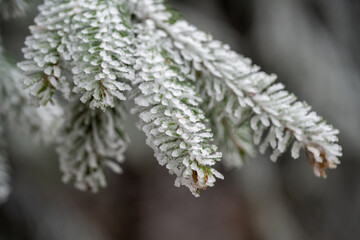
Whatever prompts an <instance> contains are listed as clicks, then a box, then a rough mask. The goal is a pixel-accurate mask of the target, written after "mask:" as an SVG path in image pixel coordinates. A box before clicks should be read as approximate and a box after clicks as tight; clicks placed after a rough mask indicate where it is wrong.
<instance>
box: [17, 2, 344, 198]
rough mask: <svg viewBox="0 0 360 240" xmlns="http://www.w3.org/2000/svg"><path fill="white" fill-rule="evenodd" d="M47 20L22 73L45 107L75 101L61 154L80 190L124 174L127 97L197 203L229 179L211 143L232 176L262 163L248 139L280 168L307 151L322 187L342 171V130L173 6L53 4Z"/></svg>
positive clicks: (30, 43)
mask: <svg viewBox="0 0 360 240" xmlns="http://www.w3.org/2000/svg"><path fill="white" fill-rule="evenodd" d="M39 10H40V13H39V15H38V17H36V19H35V25H34V26H32V27H31V35H30V36H29V37H28V38H27V39H26V48H24V54H25V58H26V59H27V60H26V61H23V62H21V63H20V64H19V66H20V68H21V69H23V71H24V72H25V73H26V75H27V79H26V81H25V85H26V87H27V90H26V91H27V92H28V93H29V94H30V95H32V96H33V97H35V99H36V101H37V102H38V104H40V105H47V103H49V102H53V103H55V102H56V98H57V97H58V96H59V95H60V94H57V93H61V95H63V96H64V97H65V98H69V97H73V98H74V99H75V100H73V103H72V104H71V107H70V108H69V109H68V110H67V116H66V117H65V120H64V126H63V128H62V134H61V138H60V140H59V141H58V142H59V147H58V152H59V154H60V162H61V169H62V171H63V173H64V180H65V181H70V180H73V181H74V182H75V185H76V186H77V187H78V188H80V189H91V190H93V191H96V190H97V189H98V188H99V187H103V186H105V183H106V181H105V177H104V171H103V168H104V166H105V165H108V166H110V167H111V168H113V170H115V171H116V172H118V171H119V169H120V168H119V167H118V165H116V164H114V162H119V161H122V159H123V152H124V150H125V148H126V144H127V137H126V136H125V134H124V133H123V120H122V119H123V116H124V115H123V112H122V110H121V109H122V108H123V104H124V100H126V99H128V98H129V96H133V97H134V100H135V104H136V107H135V108H134V109H133V113H136V114H138V115H139V118H140V120H141V121H140V122H141V123H140V124H139V126H140V128H141V130H143V131H144V132H145V134H146V137H147V143H148V145H150V146H151V147H152V148H153V149H154V151H155V157H156V158H157V160H158V161H159V163H160V164H161V165H166V167H167V168H168V169H169V172H170V173H171V174H175V175H176V176H177V178H176V185H177V186H179V185H185V186H187V187H189V189H190V190H191V192H192V193H193V194H194V195H196V196H198V194H199V190H200V189H204V188H206V187H208V186H212V185H213V183H214V182H215V177H217V178H222V175H221V174H220V173H218V172H217V171H216V170H215V169H214V168H213V165H214V164H215V163H216V162H218V161H219V160H220V158H221V153H220V152H218V150H217V147H216V146H215V145H213V144H212V142H213V141H214V142H215V143H216V144H217V145H218V146H219V147H220V150H222V151H223V152H224V156H225V158H226V162H225V164H226V165H227V166H234V167H240V166H241V165H242V164H243V162H244V159H245V156H246V155H252V154H253V152H254V151H253V144H252V141H251V138H253V140H254V142H255V143H256V144H260V151H261V152H265V151H266V149H267V148H268V146H271V148H272V149H273V151H272V154H271V157H270V158H271V159H272V160H273V161H275V160H276V159H277V158H278V156H279V155H280V154H281V153H283V152H285V151H286V149H287V147H288V146H289V145H291V144H292V149H291V152H292V156H293V157H294V158H297V157H298V156H299V150H300V149H301V148H303V149H304V150H305V152H306V153H307V157H308V160H309V162H310V164H311V165H312V167H313V169H314V172H315V174H316V175H317V176H322V177H325V169H326V168H335V167H336V165H337V164H339V160H338V157H340V156H341V154H342V153H341V147H340V146H339V145H338V144H337V142H338V139H337V134H338V130H336V129H334V128H333V127H332V126H331V125H328V124H326V122H325V121H324V120H323V119H322V118H321V117H319V116H318V115H317V114H316V113H315V112H312V111H311V108H310V107H309V106H308V105H307V104H305V103H303V102H300V101H298V100H297V98H296V97H295V95H293V94H291V93H289V92H287V91H286V90H284V86H283V85H282V84H281V83H275V80H276V76H275V75H273V74H271V75H269V74H266V73H264V72H262V71H261V70H260V68H259V67H258V66H256V65H254V64H252V63H251V60H249V59H247V58H245V57H243V56H241V55H239V54H237V53H236V52H234V51H232V50H231V49H230V47H229V46H228V45H226V44H223V43H221V42H220V41H217V40H214V39H213V37H212V36H211V35H210V34H207V33H205V32H203V31H201V30H199V29H197V28H196V27H195V26H193V25H191V24H189V23H188V22H187V21H185V20H184V19H183V18H182V17H181V16H180V14H179V13H178V12H176V11H175V10H172V9H171V8H170V7H168V6H167V4H166V2H165V1H163V0H127V1H125V0H107V1H101V0H66V1H59V0H45V3H44V4H43V5H42V6H41V7H40V8H39ZM65 76H66V77H65ZM78 95H81V96H79V97H78ZM54 96H55V97H54ZM99 108H100V109H99ZM110 123H111V124H110ZM109 126H110V127H109ZM213 132H214V136H213ZM263 135H264V136H263ZM213 138H214V139H213ZM112 160H115V161H112Z"/></svg>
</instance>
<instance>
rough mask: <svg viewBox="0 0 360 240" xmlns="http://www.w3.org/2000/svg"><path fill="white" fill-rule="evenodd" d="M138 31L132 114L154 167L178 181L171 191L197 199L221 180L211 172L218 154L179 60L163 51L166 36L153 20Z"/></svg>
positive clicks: (215, 173) (215, 172) (193, 89)
mask: <svg viewBox="0 0 360 240" xmlns="http://www.w3.org/2000/svg"><path fill="white" fill-rule="evenodd" d="M137 27H138V31H139V33H138V35H137V41H138V44H137V47H138V48H137V49H138V51H137V54H138V56H137V57H138V58H137V62H136V65H135V69H137V70H138V74H137V77H136V81H135V84H139V86H138V89H139V94H138V96H137V97H136V98H135V103H136V104H137V105H138V106H139V107H138V108H136V109H135V110H136V112H139V117H140V119H141V120H142V121H143V124H142V125H141V129H142V130H143V131H144V132H145V134H146V136H147V144H148V145H150V146H151V147H152V148H153V149H154V151H155V157H156V158H157V159H158V161H159V163H160V164H161V165H166V167H167V168H168V169H169V171H170V173H171V174H175V175H177V179H176V183H175V185H177V186H180V184H182V185H185V186H187V187H188V188H189V189H190V190H191V192H192V193H193V194H194V195H198V191H199V190H200V189H204V188H206V187H207V186H213V184H214V182H215V176H216V177H219V178H223V177H222V175H221V174H220V173H218V172H217V171H216V170H215V169H213V168H211V167H210V166H212V165H214V164H215V163H216V161H219V160H220V158H221V153H219V152H217V147H216V146H214V145H211V144H209V141H211V140H212V136H213V134H212V133H211V131H210V129H208V128H207V127H206V125H205V122H206V118H205V115H204V113H203V112H202V111H201V110H200V109H199V108H198V106H199V103H200V102H201V98H199V97H198V96H197V94H196V92H195V86H194V83H193V82H192V81H189V79H188V78H187V77H186V75H184V74H182V72H181V71H180V68H179V65H181V64H182V63H181V61H182V60H181V59H179V58H177V59H176V58H172V56H171V53H170V52H167V51H166V50H165V49H164V48H162V46H163V45H166V38H165V39H164V37H165V36H166V35H165V34H164V32H162V31H161V30H157V29H156V28H155V25H154V22H153V21H152V20H148V21H146V22H145V24H139V25H138V26H137Z"/></svg>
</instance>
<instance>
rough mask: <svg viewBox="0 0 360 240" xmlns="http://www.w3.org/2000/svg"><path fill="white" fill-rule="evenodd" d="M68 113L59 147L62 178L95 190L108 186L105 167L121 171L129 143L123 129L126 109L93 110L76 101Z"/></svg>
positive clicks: (84, 188)
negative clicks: (121, 164) (120, 164)
mask: <svg viewBox="0 0 360 240" xmlns="http://www.w3.org/2000/svg"><path fill="white" fill-rule="evenodd" d="M66 113H67V114H66V116H65V119H64V121H65V124H64V126H63V129H62V131H61V133H60V138H59V143H58V147H57V152H58V154H59V157H60V169H61V171H62V172H63V181H64V182H69V181H73V182H74V183H75V186H76V187H77V188H79V189H81V190H87V189H90V190H92V191H94V192H96V191H97V190H98V189H99V187H105V186H106V178H105V174H104V168H105V167H107V168H110V169H111V170H113V171H114V172H116V173H120V172H121V171H122V170H121V168H120V166H119V163H121V162H123V161H124V152H125V150H126V147H127V143H128V142H129V140H128V137H127V135H126V134H125V133H124V130H123V121H124V111H123V110H122V109H121V107H120V106H119V105H117V106H116V107H115V108H109V109H107V110H106V111H102V110H99V109H91V108H89V105H88V104H82V103H81V102H80V101H77V102H75V103H73V104H71V105H70V106H69V107H68V109H67V110H66Z"/></svg>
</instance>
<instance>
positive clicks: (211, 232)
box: [0, 0, 360, 240]
mask: <svg viewBox="0 0 360 240" xmlns="http://www.w3.org/2000/svg"><path fill="white" fill-rule="evenodd" d="M38 3H39V1H38V0H36V1H35V0H34V1H31V3H30V5H31V7H30V10H29V12H28V14H27V16H26V17H23V18H21V19H17V20H12V21H6V22H4V21H3V22H1V26H0V27H1V29H2V36H3V41H4V46H5V48H6V49H7V51H8V53H9V55H11V56H12V57H13V58H15V59H16V60H21V59H22V54H21V50H20V49H21V47H23V42H24V39H25V36H26V35H27V34H28V28H27V27H28V25H30V24H32V22H33V17H34V16H35V15H36V13H37V10H36V5H37V4H38ZM170 3H171V4H172V6H174V7H175V8H177V9H178V10H180V12H181V13H182V14H183V15H184V16H185V17H186V18H187V19H188V20H189V21H190V22H191V23H193V24H195V25H197V26H199V27H200V28H202V29H204V30H206V31H208V32H211V33H212V34H213V35H214V36H215V37H216V38H218V39H220V40H222V41H224V42H226V43H229V44H230V45H231V46H232V48H233V49H234V50H236V51H238V52H240V53H242V54H243V55H245V56H247V57H250V58H251V59H253V61H254V63H256V64H257V65H260V66H262V69H263V70H265V71H266V72H269V73H272V72H274V73H276V74H278V76H279V81H281V82H283V83H285V84H286V86H287V89H288V90H290V91H292V92H294V93H295V94H296V95H297V96H298V97H299V98H300V99H302V100H306V101H307V102H308V103H309V104H310V105H312V106H313V108H314V110H315V111H317V112H318V113H319V114H320V115H322V116H324V117H325V119H327V120H328V121H329V122H330V123H332V124H333V125H334V126H335V127H336V128H338V129H340V132H341V133H340V144H341V145H342V146H343V152H344V157H343V158H342V159H341V160H342V164H341V165H340V166H339V167H338V169H336V170H330V171H328V178H327V179H326V180H323V179H318V178H316V177H315V176H314V174H313V173H312V170H311V167H310V166H309V164H308V163H307V161H306V159H305V156H304V155H302V156H301V158H300V159H297V160H292V159H291V157H290V155H289V154H285V155H283V156H282V157H281V159H279V160H278V162H277V163H276V164H273V163H271V162H270V161H269V159H268V156H261V155H260V154H258V155H257V156H256V157H255V158H253V159H250V161H249V163H248V164H246V165H245V166H244V167H243V168H242V169H240V170H232V171H225V170H224V169H220V170H221V171H222V172H223V173H224V175H225V180H223V181H218V182H217V183H216V185H215V187H213V188H211V189H208V190H206V191H203V192H202V193H201V197H200V198H195V197H193V196H192V195H191V193H190V192H189V191H188V190H187V189H186V188H184V187H181V188H176V187H174V186H173V182H174V179H175V178H174V176H170V175H169V174H168V171H167V170H166V169H165V168H163V167H161V166H159V165H158V163H157V162H156V160H155V159H154V157H153V154H152V151H151V150H150V148H149V147H147V146H146V145H145V140H144V136H143V135H142V133H140V132H138V131H137V129H136V128H135V127H134V126H133V123H134V122H135V121H136V119H135V118H134V119H131V118H130V119H129V120H128V127H127V128H128V129H129V132H130V136H131V140H132V144H131V145H130V148H129V150H128V152H127V161H126V163H125V164H124V165H123V168H124V173H123V174H122V175H115V174H113V173H110V172H109V174H108V176H109V179H108V188H107V189H105V190H102V191H100V192H99V193H97V194H91V193H84V192H79V191H77V190H75V189H73V187H72V186H71V185H65V184H63V183H62V182H61V174H60V172H59V169H58V162H57V156H56V153H55V152H54V149H53V147H51V146H49V147H46V146H40V145H36V144H35V143H34V142H33V141H32V138H31V137H28V136H23V135H21V134H20V133H19V132H18V131H17V129H10V130H8V135H9V137H10V139H11V140H10V154H9V155H10V161H11V162H10V165H11V168H12V172H11V179H12V188H13V189H12V194H11V196H10V198H9V199H8V201H7V202H6V203H5V204H3V205H1V206H0V240H15V239H16V240H53V239H54V240H82V239H86V240H118V239H125V240H128V239H129V240H143V239H144V240H145V239H146V240H147V239H149V240H163V239H172V240H183V239H187V240H193V239H194V240H195V239H197V240H199V239H207V240H218V239H224V240H240V239H244V240H282V239H284V240H288V239H294V240H297V239H307V240H312V239H320V240H322V239H324V240H325V239H326V240H332V239H334V240H335V239H357V238H358V237H359V236H360V227H359V224H360V174H359V172H360V159H359V158H360V151H359V147H358V146H357V145H358V141H359V137H360V113H359V110H360V94H359V93H360V45H359V43H360V25H359V24H360V21H359V20H360V1H358V0H271V1H269V0H196V1H194V0H171V1H170ZM220 168H221V167H220Z"/></svg>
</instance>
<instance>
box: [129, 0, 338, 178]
mask: <svg viewBox="0 0 360 240" xmlns="http://www.w3.org/2000/svg"><path fill="white" fill-rule="evenodd" d="M134 2H136V4H135V5H134V6H135V9H136V10H135V12H136V14H137V16H138V17H139V18H140V19H143V18H150V19H153V20H154V22H155V23H156V25H157V27H158V28H160V29H163V30H164V31H165V32H166V33H167V34H168V37H170V38H171V39H172V40H173V41H174V46H175V47H176V48H177V49H178V51H179V52H180V53H181V55H182V56H183V57H184V59H186V60H188V61H190V62H191V63H192V65H193V68H195V69H196V70H197V71H199V72H200V73H201V74H199V75H200V77H199V79H198V81H204V82H205V83H204V86H203V88H202V89H204V91H203V92H204V93H205V94H203V95H205V98H211V99H213V101H214V102H215V103H214V104H213V105H215V104H217V103H218V102H222V101H225V103H226V105H225V106H226V107H225V108H226V111H225V112H226V113H227V114H228V116H229V117H230V118H238V119H239V118H240V119H241V118H242V113H243V111H244V109H251V110H252V112H253V115H254V116H253V117H252V118H251V127H252V129H253V130H254V131H255V133H254V138H255V139H254V140H255V143H260V142H261V137H262V134H263V132H264V131H265V130H268V133H267V135H266V137H265V138H264V140H263V141H262V143H261V145H260V150H261V152H265V150H266V148H267V147H268V145H271V147H272V148H273V150H274V151H273V154H272V155H271V159H272V160H273V161H275V160H276V159H277V158H278V156H279V155H280V154H281V153H283V152H284V151H285V150H286V147H287V145H289V144H290V143H291V141H292V140H294V144H293V147H292V156H293V157H294V158H297V157H298V155H299V149H300V148H303V149H304V150H305V151H306V153H307V156H308V160H309V161H310V163H311V165H312V167H313V169H314V172H315V174H316V175H317V176H322V177H325V176H326V175H325V172H324V170H325V169H326V168H335V167H336V165H337V164H339V160H338V157H339V156H341V155H342V154H341V147H340V146H339V145H337V144H336V142H337V141H338V139H337V136H336V135H337V134H338V130H336V129H333V127H332V126H331V125H328V124H326V123H325V122H324V121H323V119H322V118H321V117H319V116H318V115H317V114H316V113H315V112H312V111H311V108H310V107H309V106H308V105H307V104H306V103H303V102H299V101H297V99H296V97H295V96H294V95H293V94H290V93H289V92H287V91H286V90H284V86H283V85H282V84H281V83H277V84H274V81H275V79H276V76H275V75H268V74H266V73H264V72H262V71H260V69H259V67H257V66H256V65H252V63H251V61H250V60H249V59H247V58H244V57H243V56H241V55H239V54H237V53H235V52H234V51H232V50H230V47H229V46H228V45H226V44H223V43H221V42H219V41H216V40H214V39H213V38H212V36H211V35H209V34H206V33H205V32H202V31H200V30H198V29H197V28H196V27H194V26H192V25H191V24H189V23H188V22H186V21H185V20H184V19H181V18H180V19H175V20H174V14H173V12H172V11H169V10H168V9H167V7H166V6H165V5H164V4H163V1H162V0H140V1H134ZM175 16H176V15H175Z"/></svg>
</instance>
